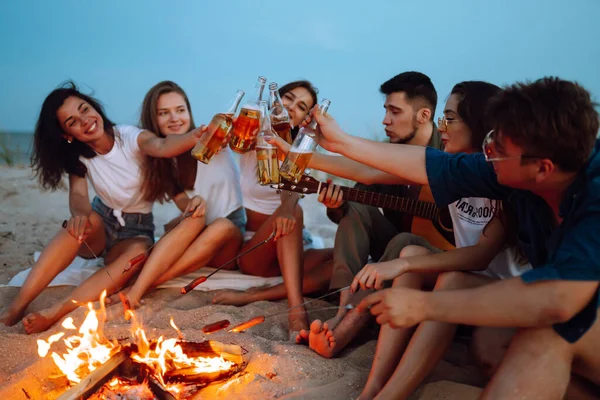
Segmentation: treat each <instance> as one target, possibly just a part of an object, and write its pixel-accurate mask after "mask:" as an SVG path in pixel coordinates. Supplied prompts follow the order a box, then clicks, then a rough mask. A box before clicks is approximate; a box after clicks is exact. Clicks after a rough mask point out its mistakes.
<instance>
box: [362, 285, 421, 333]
mask: <svg viewBox="0 0 600 400" xmlns="http://www.w3.org/2000/svg"><path fill="white" fill-rule="evenodd" d="M427 295H428V293H425V292H422V291H420V290H414V289H406V288H392V289H385V290H381V291H378V292H375V293H373V294H370V295H369V296H367V297H365V298H364V299H363V301H361V302H360V304H359V305H358V307H357V309H358V311H367V310H370V311H371V314H373V315H374V316H376V317H377V323H379V324H380V325H384V324H389V325H390V326H391V327H392V328H395V329H396V328H410V327H412V326H415V325H417V324H419V323H421V322H423V321H425V320H426V312H425V296H427Z"/></svg>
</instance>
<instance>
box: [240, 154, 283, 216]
mask: <svg viewBox="0 0 600 400" xmlns="http://www.w3.org/2000/svg"><path fill="white" fill-rule="evenodd" d="M257 168H258V167H257V164H256V151H255V150H251V151H249V152H247V153H244V154H241V155H240V172H241V179H242V180H241V186H242V197H243V200H244V207H246V208H247V209H249V210H252V211H256V212H258V213H261V214H265V215H272V214H273V213H274V212H275V210H277V207H279V206H280V205H281V195H280V194H278V193H277V191H276V190H275V189H273V188H272V187H271V186H270V185H265V186H262V185H261V184H259V183H258V175H257V172H256V171H257Z"/></svg>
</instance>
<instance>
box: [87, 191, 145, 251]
mask: <svg viewBox="0 0 600 400" xmlns="http://www.w3.org/2000/svg"><path fill="white" fill-rule="evenodd" d="M92 210H94V211H95V212H96V213H98V214H99V215H100V217H102V221H104V233H105V236H106V248H105V249H106V251H109V250H110V249H112V248H113V246H114V245H115V244H117V243H119V242H120V241H122V240H125V239H132V238H145V239H149V240H150V243H154V217H153V216H152V213H148V214H141V213H123V219H124V220H125V226H121V224H119V221H117V218H116V217H115V216H114V215H113V209H112V208H110V207H108V206H107V205H106V204H104V203H103V202H102V200H100V198H99V197H97V196H96V197H94V200H93V201H92Z"/></svg>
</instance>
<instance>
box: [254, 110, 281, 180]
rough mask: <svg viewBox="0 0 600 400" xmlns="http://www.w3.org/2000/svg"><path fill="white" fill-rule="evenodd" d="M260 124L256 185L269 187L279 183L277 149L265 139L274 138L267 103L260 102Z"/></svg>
mask: <svg viewBox="0 0 600 400" xmlns="http://www.w3.org/2000/svg"><path fill="white" fill-rule="evenodd" d="M260 111H261V122H260V132H259V133H258V136H257V138H256V163H257V166H258V169H257V173H258V183H260V184H261V185H270V184H277V183H279V160H278V159H277V147H275V146H274V145H272V144H269V143H268V142H267V141H266V140H265V138H267V137H269V136H271V137H272V136H275V133H274V132H273V131H272V130H271V117H270V115H269V111H268V109H267V102H266V101H261V102H260Z"/></svg>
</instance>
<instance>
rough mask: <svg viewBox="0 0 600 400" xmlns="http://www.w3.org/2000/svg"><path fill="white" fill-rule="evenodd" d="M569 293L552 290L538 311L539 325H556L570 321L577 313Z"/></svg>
mask: <svg viewBox="0 0 600 400" xmlns="http://www.w3.org/2000/svg"><path fill="white" fill-rule="evenodd" d="M569 303H570V302H569V301H568V299H567V294H566V293H564V292H563V291H562V290H552V292H551V293H550V294H549V295H548V296H547V297H546V301H545V303H544V305H543V307H542V308H541V310H540V311H539V313H538V324H537V325H542V326H546V325H554V324H560V323H563V322H567V321H569V320H570V319H571V318H573V317H574V316H575V314H577V310H574V309H573V307H571V306H570V304H569Z"/></svg>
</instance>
